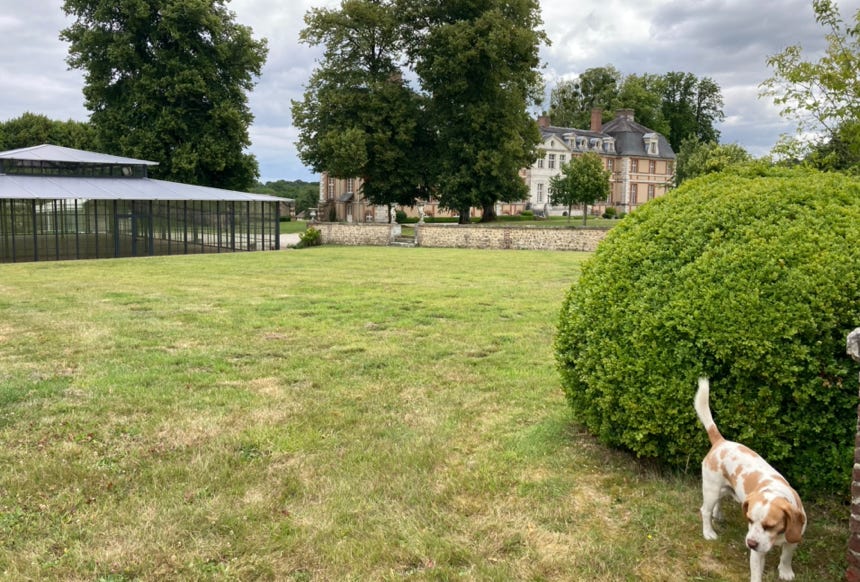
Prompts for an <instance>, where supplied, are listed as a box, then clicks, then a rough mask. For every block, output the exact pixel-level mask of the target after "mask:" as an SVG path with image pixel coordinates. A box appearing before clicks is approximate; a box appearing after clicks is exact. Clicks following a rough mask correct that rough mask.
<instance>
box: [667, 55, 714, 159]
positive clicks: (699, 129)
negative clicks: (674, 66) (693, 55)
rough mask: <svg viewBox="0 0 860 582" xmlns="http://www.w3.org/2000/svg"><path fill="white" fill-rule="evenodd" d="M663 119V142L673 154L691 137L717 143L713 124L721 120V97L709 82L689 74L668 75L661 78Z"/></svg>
mask: <svg viewBox="0 0 860 582" xmlns="http://www.w3.org/2000/svg"><path fill="white" fill-rule="evenodd" d="M663 83H664V86H663V104H662V110H663V117H664V119H665V120H666V122H667V124H668V126H669V135H667V136H666V137H667V139H668V140H669V143H670V144H671V145H672V149H673V150H675V151H677V150H678V149H679V148H680V147H681V142H682V141H684V140H685V139H687V138H689V137H695V138H697V139H698V140H699V141H702V142H712V141H713V142H716V141H719V138H720V132H719V130H717V128H716V127H715V125H716V123H717V122H719V121H722V120H723V119H725V114H724V113H723V96H722V93H721V92H720V87H719V85H717V83H716V82H714V80H713V79H710V78H708V77H704V78H702V79H699V78H697V77H696V76H695V75H694V74H692V73H681V72H671V73H667V74H666V75H664V77H663Z"/></svg>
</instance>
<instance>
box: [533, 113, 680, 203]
mask: <svg viewBox="0 0 860 582" xmlns="http://www.w3.org/2000/svg"><path fill="white" fill-rule="evenodd" d="M538 125H539V126H540V131H541V137H542V139H543V143H542V145H541V155H540V157H539V158H538V159H537V161H535V163H534V164H532V166H531V167H530V168H527V169H525V170H524V172H523V179H524V180H525V181H526V184H527V185H528V187H529V205H530V207H531V208H532V209H533V210H534V211H535V212H536V213H538V214H543V215H545V216H550V215H560V214H562V213H564V212H566V211H567V207H566V206H554V205H552V204H551V203H550V192H549V187H550V180H551V179H552V178H553V177H554V176H557V175H559V174H560V173H561V168H562V166H563V165H564V164H566V163H567V162H569V161H570V160H571V159H572V158H574V157H577V156H581V155H582V154H584V153H586V152H594V153H596V154H598V155H599V156H600V157H601V159H602V160H603V164H604V167H605V168H606V169H607V170H609V172H610V194H609V198H608V199H607V200H601V201H599V202H598V203H597V204H596V205H595V207H594V211H595V212H597V213H602V212H603V210H604V209H605V208H608V207H612V208H615V209H616V210H618V211H619V212H625V213H626V212H630V211H632V210H635V209H636V208H637V207H639V206H641V205H642V204H645V203H646V202H648V201H649V200H653V199H654V198H656V197H658V196H662V195H663V194H665V193H666V191H667V190H668V189H669V188H671V187H672V184H673V180H674V176H675V152H673V151H672V146H670V145H669V142H668V140H667V139H666V138H665V137H664V136H663V135H661V134H659V133H657V132H654V131H652V130H651V129H649V128H647V127H645V126H643V125H641V124H639V123H636V121H635V120H634V117H633V110H632V109H620V110H618V111H617V112H616V116H615V119H613V120H612V121H610V122H609V123H607V124H606V125H603V124H602V111H601V110H599V109H595V110H593V111H592V113H591V127H590V128H589V129H588V130H583V129H575V128H569V127H555V126H553V125H552V124H551V123H550V119H549V118H548V117H541V118H539V119H538Z"/></svg>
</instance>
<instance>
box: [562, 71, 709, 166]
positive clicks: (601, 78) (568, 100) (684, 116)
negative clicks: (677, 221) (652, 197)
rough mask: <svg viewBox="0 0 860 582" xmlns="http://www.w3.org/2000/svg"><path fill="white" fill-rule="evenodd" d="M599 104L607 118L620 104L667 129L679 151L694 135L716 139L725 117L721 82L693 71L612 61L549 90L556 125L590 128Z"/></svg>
mask: <svg viewBox="0 0 860 582" xmlns="http://www.w3.org/2000/svg"><path fill="white" fill-rule="evenodd" d="M595 107H596V108H600V109H602V110H603V116H604V117H603V121H608V120H610V119H611V118H612V115H613V111H614V110H616V109H633V110H634V111H635V112H636V120H637V121H638V122H639V123H641V124H642V125H644V126H645V127H648V128H650V129H653V130H654V131H657V132H660V133H662V134H663V135H665V136H666V138H667V139H668V140H669V143H670V144H671V145H672V149H674V150H675V151H678V149H679V148H680V147H681V142H682V141H684V140H685V139H687V138H690V137H694V138H697V139H698V140H699V141H702V142H710V141H717V140H718V139H719V136H720V132H719V131H718V130H717V129H716V124H717V123H718V122H720V121H722V120H723V119H724V118H725V115H724V113H723V97H722V93H721V91H720V87H719V85H717V83H716V82H715V81H714V80H713V79H710V78H708V77H703V78H701V79H700V78H698V77H696V76H695V75H693V74H692V73H683V72H670V73H666V74H663V75H654V74H647V73H646V74H641V75H636V74H633V75H627V76H623V75H621V73H619V72H618V70H616V69H615V68H614V67H613V66H612V65H607V66H604V67H596V68H592V69H586V70H585V71H584V72H583V73H582V74H581V75H580V76H579V77H578V78H577V79H574V80H570V81H562V82H561V83H559V84H558V85H557V86H556V87H555V88H553V90H552V92H551V94H550V109H549V115H550V118H551V119H552V121H553V123H554V124H556V125H560V126H563V127H576V128H582V129H587V128H588V127H589V125H590V121H591V110H592V109H593V108H595Z"/></svg>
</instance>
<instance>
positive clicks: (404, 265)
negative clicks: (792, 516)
mask: <svg viewBox="0 0 860 582" xmlns="http://www.w3.org/2000/svg"><path fill="white" fill-rule="evenodd" d="M586 257H587V255H585V254H579V253H553V252H528V251H472V250H453V249H452V250H448V249H421V248H415V249H400V248H338V247H317V248H313V249H307V250H303V251H283V252H269V253H244V254H243V253H239V254H230V255H198V256H178V257H159V258H149V259H129V260H125V259H122V260H103V261H78V262H65V263H28V264H18V265H0V467H2V470H0V577H2V578H3V579H12V580H105V581H113V582H117V581H123V580H295V581H299V580H303V581H341V580H355V581H364V580H385V581H395V580H475V581H485V580H488V581H508V580H530V581H540V580H546V581H549V580H558V581H562V580H564V581H568V580H583V581H591V580H625V581H626V580H630V581H634V580H665V581H670V580H672V581H674V580H710V581H716V580H738V581H740V580H748V579H749V574H748V559H747V555H746V552H745V551H744V547H743V535H744V531H745V529H746V528H745V524H744V523H743V520H742V519H741V517H740V510H739V509H738V508H737V507H733V506H727V511H726V513H727V516H728V521H727V523H726V524H724V525H723V526H722V527H721V528H720V529H719V530H718V531H720V533H721V537H720V539H719V540H718V541H715V542H707V541H705V540H704V539H702V536H701V526H700V521H699V516H698V507H699V504H700V502H701V499H700V496H699V490H698V487H699V480H698V477H697V475H696V472H697V469H696V467H697V466H698V462H699V461H698V460H695V459H694V460H691V464H690V465H691V469H690V474H689V475H682V474H674V473H668V472H665V471H661V470H660V469H659V468H656V467H653V466H649V465H647V464H643V463H639V462H637V461H636V460H635V459H632V458H631V457H630V456H628V455H626V454H623V453H620V452H615V451H611V450H607V449H605V448H604V447H602V446H600V445H599V444H597V443H596V442H595V441H594V440H593V439H592V438H590V437H589V436H587V435H586V434H584V433H583V432H582V431H581V430H580V429H578V428H577V425H576V424H575V422H574V419H572V418H571V415H570V414H569V412H568V410H567V407H566V405H565V402H564V398H563V395H562V393H561V389H560V386H559V381H558V378H557V374H556V371H555V368H554V361H553V355H552V340H553V334H554V330H555V323H556V317H557V313H558V309H559V307H560V303H561V300H562V297H563V294H564V292H565V291H566V290H567V289H568V287H569V286H570V285H571V283H572V282H573V281H574V280H575V279H576V277H577V274H578V272H579V268H580V265H581V263H582V261H583V260H584V259H585V258H586ZM693 390H694V387H693V386H690V397H691V400H692V394H693ZM691 406H692V403H691ZM702 438H703V440H704V439H705V435H704V431H703V434H702ZM845 446H850V443H846V444H845ZM807 512H808V514H809V516H810V521H811V523H810V527H809V529H808V530H807V539H806V540H805V541H804V543H803V544H802V545H801V546H800V549H799V551H798V553H797V555H796V557H795V572H796V573H797V580H798V581H800V582H802V581H813V580H814V581H821V580H839V579H841V575H842V573H843V572H844V561H843V557H844V554H845V545H846V541H847V535H848V526H847V509H846V508H845V507H841V506H839V505H838V504H837V503H835V502H833V501H819V502H817V503H807ZM775 569H776V555H775V554H772V555H771V556H770V559H769V560H768V568H767V572H766V580H775V579H776V574H775Z"/></svg>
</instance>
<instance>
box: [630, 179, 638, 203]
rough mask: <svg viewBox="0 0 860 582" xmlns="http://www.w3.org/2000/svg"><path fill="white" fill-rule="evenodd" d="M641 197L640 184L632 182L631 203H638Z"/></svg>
mask: <svg viewBox="0 0 860 582" xmlns="http://www.w3.org/2000/svg"><path fill="white" fill-rule="evenodd" d="M638 198H639V184H630V204H631V205H632V204H636V200H637V199H638Z"/></svg>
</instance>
